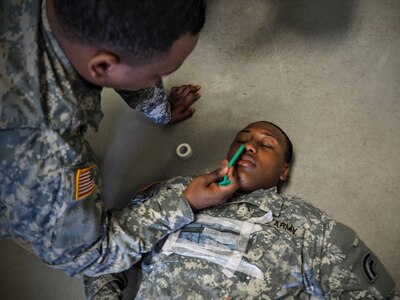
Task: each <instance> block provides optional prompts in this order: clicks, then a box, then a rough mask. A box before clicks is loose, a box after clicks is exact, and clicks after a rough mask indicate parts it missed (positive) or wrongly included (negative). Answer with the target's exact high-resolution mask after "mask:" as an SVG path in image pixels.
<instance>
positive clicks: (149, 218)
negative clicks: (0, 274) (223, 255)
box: [0, 0, 193, 276]
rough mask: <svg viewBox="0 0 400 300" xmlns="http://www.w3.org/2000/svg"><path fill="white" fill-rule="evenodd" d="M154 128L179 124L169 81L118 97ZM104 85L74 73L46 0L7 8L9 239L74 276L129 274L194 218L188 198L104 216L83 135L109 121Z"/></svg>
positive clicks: (4, 196) (0, 94) (2, 151)
mask: <svg viewBox="0 0 400 300" xmlns="http://www.w3.org/2000/svg"><path fill="white" fill-rule="evenodd" d="M118 92H119V93H120V94H121V96H122V97H123V98H124V99H125V100H126V102H127V103H128V104H129V105H130V106H131V107H133V108H134V109H136V110H138V111H140V112H142V113H143V114H145V115H147V116H148V117H150V118H152V119H153V120H154V121H155V122H157V123H160V124H165V123H167V122H168V121H169V120H170V107H169V103H168V101H167V100H166V95H165V90H164V88H163V86H162V83H161V82H160V83H159V84H157V85H156V86H154V87H153V88H150V89H145V90H140V91H137V92H124V91H118ZM100 93H101V88H99V87H96V86H93V85H91V84H90V83H88V82H86V81H85V80H83V79H82V78H81V77H80V76H79V75H78V74H77V73H76V72H75V70H74V69H73V67H72V65H71V64H70V62H69V61H68V59H67V57H66V56H65V54H64V53H63V51H62V49H61V48H60V46H59V45H58V43H57V41H56V40H55V38H54V36H53V35H52V32H51V31H50V28H49V24H48V20H47V17H46V10H45V1H34V0H22V1H5V0H1V2H0V182H1V186H0V237H1V238H21V239H23V240H25V241H28V242H30V243H31V246H32V248H33V250H34V251H35V252H36V254H37V255H39V256H40V257H41V258H42V259H43V261H44V262H45V263H47V264H49V265H51V266H53V267H55V268H58V269H61V270H63V271H65V272H66V273H68V274H70V275H75V274H86V275H90V276H94V275H100V274H104V273H112V272H120V271H122V270H124V269H127V268H129V267H130V266H131V265H132V264H133V263H135V262H136V261H137V256H140V253H141V252H142V251H143V249H148V248H151V247H152V246H153V240H158V239H159V237H160V236H163V235H166V234H168V233H170V232H172V231H173V230H175V229H177V228H179V227H181V226H183V225H184V224H186V223H188V222H190V221H192V218H193V214H192V211H191V208H190V206H189V205H188V203H187V201H186V199H185V198H184V197H183V196H182V195H181V194H180V192H179V193H177V192H176V191H175V190H174V189H168V188H166V189H165V192H163V193H161V194H160V195H158V196H157V199H154V200H155V201H151V202H148V203H146V204H143V205H142V206H139V207H135V208H127V209H122V210H111V211H107V212H106V211H104V209H103V202H102V191H101V181H100V176H99V172H98V167H97V163H96V159H95V157H94V154H93V151H92V150H91V148H90V146H89V145H88V143H87V142H86V140H85V138H84V133H85V131H86V129H87V127H88V126H92V127H94V128H97V127H98V125H99V122H100V120H101V118H102V112H101V107H100Z"/></svg>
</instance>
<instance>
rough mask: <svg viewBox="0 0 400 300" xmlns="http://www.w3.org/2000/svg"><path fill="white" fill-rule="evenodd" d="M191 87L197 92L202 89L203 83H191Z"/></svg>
mask: <svg viewBox="0 0 400 300" xmlns="http://www.w3.org/2000/svg"><path fill="white" fill-rule="evenodd" d="M190 88H191V89H192V92H193V93H196V92H198V91H199V90H200V89H201V85H200V84H191V85H190Z"/></svg>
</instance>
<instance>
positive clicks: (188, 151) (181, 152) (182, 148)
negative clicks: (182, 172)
mask: <svg viewBox="0 0 400 300" xmlns="http://www.w3.org/2000/svg"><path fill="white" fill-rule="evenodd" d="M176 154H177V155H178V156H179V157H180V158H182V159H188V158H189V157H191V156H192V154H193V150H192V147H190V145H189V144H187V143H182V144H180V145H179V146H178V147H176Z"/></svg>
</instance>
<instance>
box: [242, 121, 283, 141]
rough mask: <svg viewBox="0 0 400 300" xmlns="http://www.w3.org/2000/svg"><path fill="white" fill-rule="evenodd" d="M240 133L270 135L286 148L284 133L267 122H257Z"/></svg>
mask: <svg viewBox="0 0 400 300" xmlns="http://www.w3.org/2000/svg"><path fill="white" fill-rule="evenodd" d="M240 132H250V133H255V134H260V135H268V136H272V137H273V138H275V139H276V140H277V141H278V143H279V144H281V145H282V146H284V147H286V143H287V142H286V137H285V135H284V134H283V133H282V131H281V130H280V129H278V128H277V127H275V126H274V125H271V124H269V123H266V122H256V123H252V124H250V125H247V126H246V127H245V128H243V129H242V130H240V131H239V133H240Z"/></svg>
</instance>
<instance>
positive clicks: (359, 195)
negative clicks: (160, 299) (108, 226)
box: [0, 0, 400, 300]
mask: <svg viewBox="0 0 400 300" xmlns="http://www.w3.org/2000/svg"><path fill="white" fill-rule="evenodd" d="M399 49H400V1H398V0H382V1H375V0H363V1H351V0H350V1H349V0H335V1H331V0H307V1H290V0H279V1H271V0H250V1H241V0H219V1H210V2H209V12H208V19H207V23H206V26H205V29H204V30H203V32H202V36H201V40H200V42H199V45H198V47H197V48H196V49H195V51H194V52H193V54H192V55H191V57H190V58H189V59H188V61H187V62H186V63H185V64H184V65H183V66H182V67H181V68H180V69H179V71H178V72H176V73H175V74H173V75H171V76H170V77H169V78H167V79H166V84H167V86H169V87H170V86H172V85H179V84H184V83H188V82H197V83H199V84H201V85H202V86H203V89H202V94H203V97H202V99H201V101H199V102H198V103H197V104H196V109H197V112H196V114H195V115H194V117H193V118H192V119H191V120H189V121H187V122H185V123H183V124H179V125H176V126H173V127H158V126H156V125H153V124H152V123H151V122H149V121H148V120H147V119H145V118H143V117H142V116H140V115H138V114H137V113H135V112H133V111H131V110H130V109H129V108H128V106H127V105H126V104H125V103H124V102H123V101H122V100H120V99H119V98H118V96H117V95H116V94H115V93H114V92H112V91H110V90H105V91H104V99H103V108H104V112H105V118H104V120H103V123H102V125H101V128H100V130H99V132H98V133H96V134H94V133H93V132H90V133H89V136H88V138H89V140H90V141H91V142H92V145H93V147H94V149H95V150H96V152H97V154H98V157H99V159H100V163H101V168H102V176H103V178H104V184H105V201H106V204H107V206H108V207H116V206H119V207H120V206H123V205H124V204H125V203H126V202H127V200H128V199H129V196H130V195H131V194H132V193H133V192H134V191H135V190H136V189H137V188H139V187H141V186H143V185H145V184H147V183H149V182H152V181H153V180H156V179H165V178H168V177H171V176H174V175H181V174H199V173H203V172H205V171H207V170H212V169H214V168H216V167H217V166H218V164H219V162H220V161H221V160H222V159H223V158H224V156H225V153H226V150H227V148H228V146H229V144H230V141H231V139H232V138H233V136H234V134H235V132H236V131H237V130H239V129H241V128H242V127H244V126H245V125H247V124H248V123H250V122H253V121H256V120H270V121H273V122H275V123H277V124H278V125H280V126H281V127H282V128H283V129H284V130H285V131H286V132H287V133H288V135H289V136H290V137H291V139H292V141H293V144H294V147H295V153H296V160H295V165H294V167H293V169H292V176H291V181H290V184H289V185H288V186H287V188H286V189H285V191H284V192H286V193H290V194H295V195H298V196H302V197H303V198H305V199H307V200H309V201H310V202H311V203H313V204H314V205H316V206H317V207H319V208H321V209H323V210H325V211H326V212H327V213H328V214H330V215H331V216H333V217H334V218H336V219H337V220H339V221H341V222H343V223H345V224H347V225H349V226H350V227H352V228H353V229H355V230H356V231H357V233H358V234H359V236H360V237H361V238H362V239H363V240H364V241H365V242H366V244H367V245H368V246H369V247H370V248H371V249H372V250H373V251H374V252H375V253H376V254H377V255H378V257H379V258H380V259H381V261H382V262H383V263H384V265H385V266H386V267H387V269H388V270H389V272H390V273H391V274H392V276H393V278H394V279H395V281H396V284H397V286H398V287H399V286H400V250H399V249H400V234H399V232H400V201H399V200H400V159H399V157H400V138H399V137H400V134H399V132H400V56H399ZM182 142H188V143H189V144H190V145H192V147H193V150H194V154H193V156H192V158H190V159H189V160H187V161H183V160H180V159H179V158H177V157H176V155H175V148H176V146H177V145H178V144H179V143H182ZM0 257H1V258H0V269H1V273H2V274H3V275H2V280H1V287H0V295H1V298H2V299H13V300H14V299H41V300H44V299H58V300H63V299H77V300H78V299H83V294H82V292H81V288H80V285H79V282H78V281H77V280H75V279H71V278H68V277H66V276H64V275H63V274H62V273H60V272H58V271H54V270H51V269H49V268H48V267H46V266H44V265H43V264H41V263H40V261H39V260H38V259H37V258H34V257H33V256H31V255H30V254H28V253H25V252H23V250H22V249H20V248H18V247H17V246H15V245H13V244H12V243H11V242H9V241H1V242H0ZM128 294H130V295H132V292H128V293H127V295H128ZM125 299H131V297H129V296H127V297H125Z"/></svg>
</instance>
